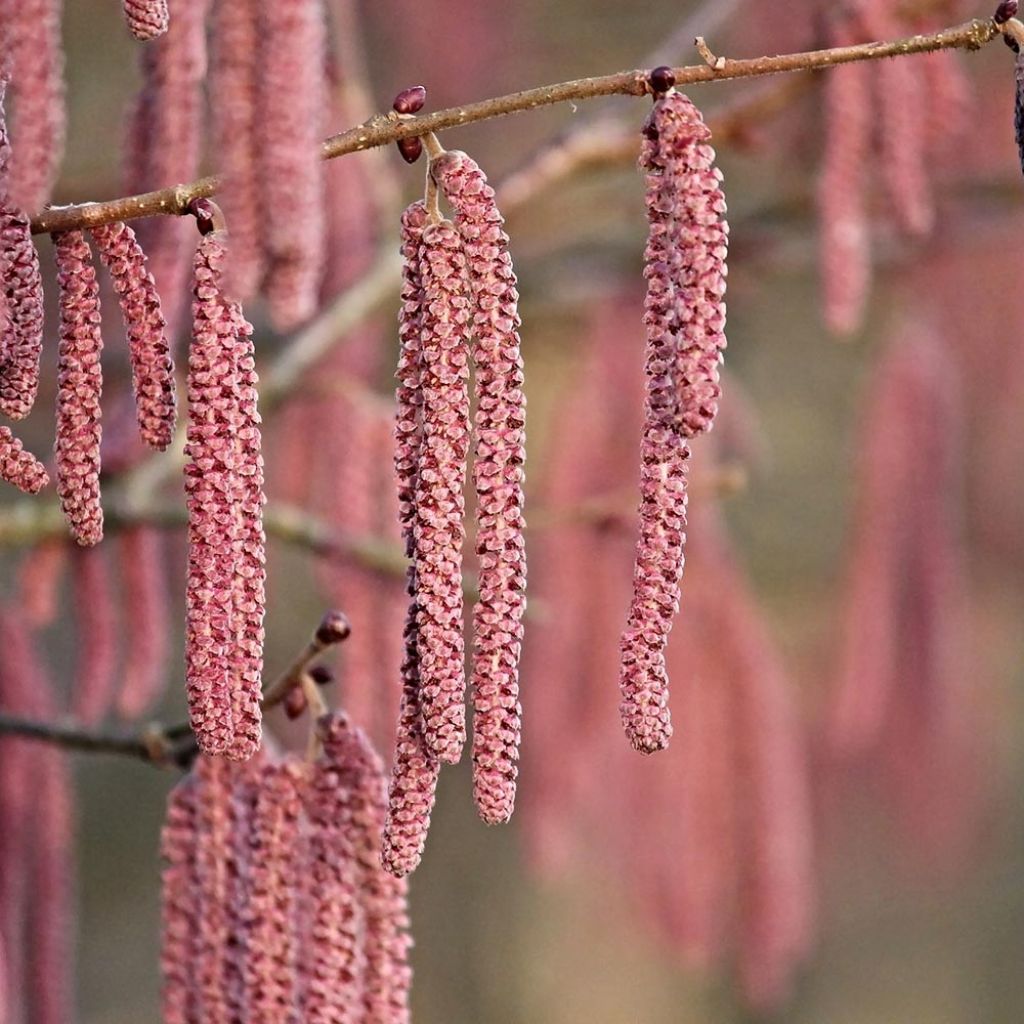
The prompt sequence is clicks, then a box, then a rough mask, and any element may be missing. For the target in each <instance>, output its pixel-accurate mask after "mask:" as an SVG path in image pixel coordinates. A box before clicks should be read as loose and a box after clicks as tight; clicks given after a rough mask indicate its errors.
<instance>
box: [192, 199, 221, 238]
mask: <svg viewBox="0 0 1024 1024" xmlns="http://www.w3.org/2000/svg"><path fill="white" fill-rule="evenodd" d="M188 209H189V213H191V214H192V216H193V217H195V219H196V226H197V227H198V228H199V233H200V234H201V235H208V234H209V233H210V232H211V231H213V230H214V228H215V227H216V224H215V221H216V219H217V214H218V212H219V210H218V209H217V204H216V203H213V202H211V201H210V200H209V199H193V200H192V202H190V203H189V204H188Z"/></svg>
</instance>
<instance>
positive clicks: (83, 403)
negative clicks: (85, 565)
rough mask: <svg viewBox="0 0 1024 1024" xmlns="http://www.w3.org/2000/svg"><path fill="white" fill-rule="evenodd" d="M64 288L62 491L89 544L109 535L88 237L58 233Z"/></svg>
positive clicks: (79, 534) (95, 294) (96, 310)
mask: <svg viewBox="0 0 1024 1024" xmlns="http://www.w3.org/2000/svg"><path fill="white" fill-rule="evenodd" d="M54 255H55V258H56V261H57V283H58V285H59V286H60V346H59V362H58V371H57V440H56V443H55V450H56V453H57V494H58V496H59V497H60V503H61V508H62V510H63V512H64V518H65V519H66V520H67V522H68V526H69V527H70V529H71V535H72V536H73V537H74V538H75V540H76V541H77V542H78V543H79V544H81V545H84V546H89V545H92V544H96V543H98V542H99V541H100V539H101V538H102V537H103V509H102V507H101V505H100V436H101V433H102V429H101V427H100V417H101V412H100V394H101V392H102V390H103V371H102V369H101V367H100V353H101V351H102V349H103V338H102V336H101V334H100V299H99V287H98V285H97V283H96V271H95V270H94V269H93V266H92V258H91V253H90V252H89V245H88V243H87V242H86V240H85V236H84V235H83V234H82V232H80V231H68V232H63V233H61V234H59V235H55V236H54Z"/></svg>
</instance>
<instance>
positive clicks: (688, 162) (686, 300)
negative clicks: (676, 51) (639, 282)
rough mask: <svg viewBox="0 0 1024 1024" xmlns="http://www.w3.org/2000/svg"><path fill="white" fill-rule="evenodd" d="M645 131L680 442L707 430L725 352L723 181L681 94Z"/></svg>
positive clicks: (658, 104) (661, 102)
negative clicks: (665, 270)
mask: <svg viewBox="0 0 1024 1024" xmlns="http://www.w3.org/2000/svg"><path fill="white" fill-rule="evenodd" d="M646 130H647V132H648V133H649V134H652V135H654V136H656V137H655V138H653V139H648V140H646V141H648V142H653V146H647V147H645V149H644V162H645V170H646V171H647V173H648V175H650V176H651V177H653V178H658V177H659V176H660V180H661V189H660V190H659V192H658V194H657V204H656V205H657V213H658V214H660V215H661V217H662V218H663V220H662V224H663V225H664V227H665V228H666V230H667V233H668V237H667V238H666V239H665V242H666V244H667V249H666V250H664V251H663V255H664V257H665V258H667V261H668V264H669V275H670V280H671V287H672V312H673V324H672V330H673V333H674V335H675V350H676V351H675V360H674V365H673V367H672V371H671V372H672V378H673V381H674V384H675V389H676V394H677V396H678V408H677V416H678V419H679V426H680V429H681V431H682V433H683V435H684V436H686V437H694V436H695V435H697V434H702V433H705V432H706V431H708V430H710V429H711V426H712V424H713V422H714V419H715V415H716V413H717V412H718V398H719V394H720V391H721V389H720V387H719V380H718V367H719V364H720V363H721V360H722V352H723V350H724V349H725V344H726V341H725V302H724V301H723V297H724V295H725V278H726V262H725V260H726V252H727V243H728V237H729V225H728V224H727V223H726V221H725V219H724V217H725V196H724V195H723V193H722V188H721V182H722V174H721V172H720V171H719V170H718V168H717V167H715V165H714V164H715V151H714V149H712V148H711V146H709V145H708V143H707V140H708V139H709V138H710V136H711V133H710V132H709V131H708V128H707V126H706V125H705V124H704V119H703V118H702V117H701V114H700V111H699V110H698V109H697V108H696V107H695V106H694V105H693V104H692V103H691V102H690V100H689V99H687V98H686V97H685V96H684V95H682V93H677V92H674V91H673V92H669V93H668V95H666V96H663V97H660V98H659V99H657V100H656V101H655V104H654V108H653V110H652V112H651V120H650V122H649V126H648V127H647V129H646Z"/></svg>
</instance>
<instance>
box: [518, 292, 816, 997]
mask: <svg viewBox="0 0 1024 1024" xmlns="http://www.w3.org/2000/svg"><path fill="white" fill-rule="evenodd" d="M634 297H635V296H634V293H633V292H632V291H631V290H630V291H627V292H624V293H623V292H615V293H613V294H612V295H610V296H609V297H608V299H607V301H605V302H602V303H601V305H600V306H599V307H598V309H596V310H595V312H594V316H593V320H592V322H591V324H590V325H589V330H588V337H587V340H586V351H585V354H584V356H583V359H582V361H579V360H574V361H573V363H572V368H571V370H570V371H569V375H568V379H570V380H571V381H572V387H571V389H570V391H569V393H568V394H567V395H566V399H565V401H564V402H562V403H560V406H559V409H558V412H557V419H556V420H555V421H554V422H553V423H552V425H551V432H552V433H553V435H554V436H556V437H557V438H559V443H558V445H557V447H556V448H555V450H554V451H553V452H552V455H551V458H550V460H549V461H548V462H547V466H546V474H545V475H546V479H545V481H544V482H542V494H543V503H544V507H545V509H547V510H549V513H550V515H551V519H552V523H553V524H554V525H551V526H546V528H545V529H544V530H543V531H542V532H541V533H540V535H539V537H538V540H537V545H538V547H537V550H536V552H535V553H534V563H535V566H536V580H535V581H534V582H535V584H536V587H535V589H536V591H537V594H538V601H539V602H543V605H544V607H551V608H557V609H558V610H559V613H558V615H557V617H552V618H551V620H550V621H549V620H548V619H547V618H544V619H541V620H539V621H538V622H537V623H535V624H534V625H533V627H532V628H531V630H530V632H529V634H528V640H527V644H526V653H525V671H526V672H527V673H529V675H530V676H531V677H534V676H537V677H542V678H545V679H550V680H553V681H557V685H550V686H542V687H539V688H538V689H537V691H536V692H535V693H534V695H533V700H532V704H531V710H532V714H531V716H530V722H531V728H530V730H529V733H528V735H527V739H526V742H525V744H524V771H523V779H524V781H523V786H524V792H523V798H522V810H521V811H520V812H519V813H521V814H522V815H523V819H522V822H521V824H522V826H523V836H524V839H525V840H526V842H527V853H528V859H529V863H530V864H531V866H532V867H533V868H534V870H536V871H538V872H540V873H541V874H542V875H544V876H545V877H547V878H552V877H555V878H562V877H566V876H568V875H570V874H571V873H576V872H578V870H579V866H580V864H582V863H585V864H587V865H588V867H590V868H592V869H595V870H597V871H600V872H602V873H603V874H604V875H605V876H607V877H609V878H615V879H617V880H618V881H619V883H620V884H622V886H623V890H624V892H625V893H626V894H627V906H628V907H629V908H630V909H631V910H632V912H633V916H634V918H635V919H636V920H638V921H639V922H641V923H643V924H645V925H647V926H649V927H650V928H652V930H654V931H656V932H657V933H658V934H659V936H660V937H661V939H662V941H663V942H664V943H665V944H666V946H667V947H668V948H670V949H671V950H672V951H673V952H674V953H675V954H677V955H678V958H679V960H680V961H681V962H682V963H684V964H686V965H687V966H689V967H691V968H694V969H696V970H699V971H701V972H705V973H706V972H711V971H720V970H721V969H722V968H724V967H726V966H727V965H730V964H731V965H732V966H733V967H734V969H735V970H736V971H737V973H738V975H739V977H740V980H741V983H742V992H743V995H744V996H745V998H746V1000H747V1001H748V1002H750V1003H752V1004H755V1005H756V1006H759V1007H762V1008H767V1007H773V1006H775V1007H777V1006H779V1005H781V1004H782V1003H783V1002H784V1000H785V997H786V995H787V993H788V992H789V991H790V989H791V987H792V982H793V979H794V975H795V973H796V971H797V970H798V969H799V966H800V964H801V963H802V962H803V960H804V959H805V957H806V956H807V954H808V952H809V947H810V942H811V939H812V937H813V935H812V932H813V929H812V924H813V920H814V904H815V880H814V874H813V857H812V854H813V839H814V833H813V818H812V804H811V794H810V775H809V765H808V760H807V751H806V739H805V735H804V728H803V725H802V722H801V719H800V715H799V710H798V707H797V703H796V695H797V692H798V690H797V686H796V685H795V681H794V680H793V679H791V678H790V676H789V673H788V671H787V666H786V665H785V664H784V662H783V659H782V658H781V657H780V652H779V650H778V647H777V644H776V643H775V641H774V639H773V637H772V635H771V631H770V630H769V628H768V625H767V622H766V621H765V617H764V614H763V612H762V610H761V609H760V607H759V606H758V603H757V600H756V598H755V595H754V594H753V593H752V590H751V587H750V585H749V583H748V581H747V580H746V579H745V577H744V574H743V571H742V568H741V566H740V565H739V563H738V559H737V558H736V557H735V555H734V553H733V552H732V550H731V544H730V540H729V537H728V534H727V530H726V527H725V523H724V518H723V516H722V514H721V511H720V509H719V507H718V503H717V502H716V501H715V499H714V496H713V494H712V488H713V487H714V486H715V485H714V480H715V478H716V476H718V475H719V474H720V473H721V471H722V468H723V467H724V466H725V465H726V464H727V463H729V462H732V461H734V460H736V459H737V458H740V459H743V460H744V461H747V460H749V459H750V458H751V453H750V448H751V443H750V441H749V440H748V439H747V437H746V436H745V433H746V431H747V428H746V427H745V425H744V422H743V418H742V415H741V414H744V410H743V409H742V407H741V406H740V405H739V404H738V401H737V400H738V399H739V398H740V397H741V393H740V392H738V391H736V390H735V389H734V388H730V395H731V400H730V402H729V403H728V406H727V407H726V408H725V409H724V410H723V414H722V416H721V418H720V420H719V422H718V423H717V425H716V429H715V435H714V437H713V438H709V439H708V442H709V443H707V444H703V445H701V446H700V449H699V450H698V451H695V453H694V456H693V462H694V466H693V470H692V472H693V485H692V489H693V496H692V506H693V507H692V515H691V517H690V524H689V528H688V535H689V536H688V540H687V569H686V572H687V605H686V609H685V612H684V614H682V615H681V616H680V618H679V622H678V624H677V625H676V626H675V628H674V630H673V636H672V643H671V644H670V645H669V647H668V649H667V651H666V665H667V669H668V671H669V673H670V674H671V675H672V679H673V701H674V704H675V713H676V715H677V717H679V718H680V719H681V721H682V722H683V723H684V726H683V729H684V733H685V736H684V739H683V740H682V741H678V742H674V743H673V744H672V746H671V748H670V749H669V750H667V751H666V752H664V753H663V754H660V755H659V756H658V757H657V758H643V759H641V758H637V757H636V756H635V755H634V754H633V752H632V751H631V750H630V749H629V748H628V747H627V746H626V745H625V744H623V743H622V742H621V740H620V738H619V737H618V730H617V729H616V724H617V723H616V721H615V717H616V716H615V711H614V708H613V707H612V705H611V704H610V702H608V701H607V700H606V691H604V690H603V688H602V687H600V686H595V680H597V679H600V678H601V677H602V676H604V675H605V674H606V673H607V671H608V667H609V665H613V664H614V663H615V660H616V655H617V653H618V652H617V627H618V625H619V621H620V616H621V606H622V603H623V602H624V601H625V600H626V599H627V597H628V593H629V588H630V580H629V575H628V566H629V563H630V561H631V557H632V547H633V537H632V532H633V531H632V527H631V515H630V511H629V503H628V502H629V486H630V481H631V477H632V475H633V474H634V472H635V461H636V456H635V450H634V446H633V444H632V443H631V438H633V437H635V433H636V430H637V427H638V426H639V420H640V415H639V413H640V410H639V403H638V402H637V401H636V398H637V395H638V394H640V393H641V392H642V389H643V382H642V380H641V379H640V378H641V374H640V372H639V367H638V366H637V365H636V360H635V359H634V358H633V357H632V354H631V349H632V347H633V346H632V345H631V344H630V341H631V339H632V338H633V337H637V336H638V334H639V332H638V330H637V325H636V323H635V319H634V318H631V317H630V316H629V312H628V311H629V309H630V308H631V307H632V305H633V300H634ZM711 442H714V443H711ZM539 497H540V495H538V498H539ZM595 766H600V769H598V768H596V767H595Z"/></svg>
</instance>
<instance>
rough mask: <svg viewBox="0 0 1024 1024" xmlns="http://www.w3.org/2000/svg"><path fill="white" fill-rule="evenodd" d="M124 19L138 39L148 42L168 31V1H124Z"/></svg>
mask: <svg viewBox="0 0 1024 1024" xmlns="http://www.w3.org/2000/svg"><path fill="white" fill-rule="evenodd" d="M123 4H124V18H125V21H127V22H128V29H129V31H130V32H131V34H132V35H133V36H135V38H136V39H141V40H142V41H143V42H146V41H148V40H150V39H155V38H156V37H157V36H161V35H163V34H164V33H165V32H166V31H167V25H168V22H169V15H168V11H167V0H123Z"/></svg>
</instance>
